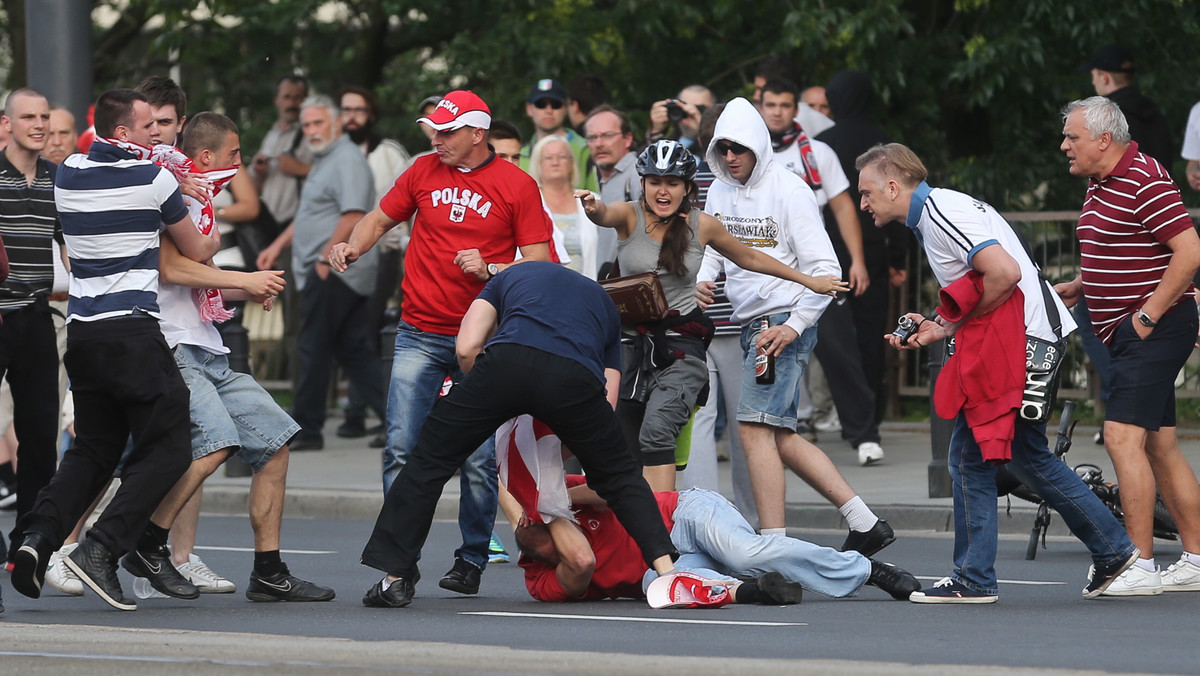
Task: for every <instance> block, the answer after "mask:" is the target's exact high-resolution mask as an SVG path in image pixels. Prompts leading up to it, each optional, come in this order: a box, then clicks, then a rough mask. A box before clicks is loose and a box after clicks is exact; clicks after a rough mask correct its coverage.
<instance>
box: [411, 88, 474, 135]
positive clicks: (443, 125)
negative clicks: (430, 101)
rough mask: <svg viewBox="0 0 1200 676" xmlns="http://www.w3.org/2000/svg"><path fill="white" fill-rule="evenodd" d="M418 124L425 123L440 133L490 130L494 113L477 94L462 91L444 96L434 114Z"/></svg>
mask: <svg viewBox="0 0 1200 676" xmlns="http://www.w3.org/2000/svg"><path fill="white" fill-rule="evenodd" d="M417 122H424V123H425V124H427V125H429V126H430V127H433V128H434V129H436V130H438V131H451V130H454V129H459V128H460V127H479V128H480V129H488V128H489V127H491V126H492V111H491V110H490V109H488V106H487V104H486V103H484V102H483V99H481V98H479V97H478V96H476V95H475V92H472V91H467V90H461V89H460V90H456V91H452V92H450V93H449V94H446V95H445V96H443V97H442V100H441V101H438V104H437V107H436V108H434V109H433V112H432V113H430V114H429V115H426V116H425V117H422V118H419V119H418V120H417Z"/></svg>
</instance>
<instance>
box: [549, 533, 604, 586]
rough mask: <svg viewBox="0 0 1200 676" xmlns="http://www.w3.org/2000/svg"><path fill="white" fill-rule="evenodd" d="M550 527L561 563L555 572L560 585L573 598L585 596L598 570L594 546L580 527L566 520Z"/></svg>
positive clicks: (559, 562)
mask: <svg viewBox="0 0 1200 676" xmlns="http://www.w3.org/2000/svg"><path fill="white" fill-rule="evenodd" d="M549 527H550V537H551V538H552V539H553V540H554V548H555V549H557V550H558V557H559V561H558V566H556V567H555V570H554V572H555V575H556V576H557V577H558V583H559V584H560V585H562V588H563V591H565V592H567V593H568V594H570V595H571V596H583V594H584V592H586V591H587V588H588V585H589V584H591V582H592V573H594V572H595V570H596V555H595V554H594V553H592V546H591V545H590V544H588V541H587V537H586V536H584V534H583V531H581V530H579V526H577V525H576V524H574V523H572V522H570V521H567V520H566V519H554V520H552V521H551V522H550V523H549Z"/></svg>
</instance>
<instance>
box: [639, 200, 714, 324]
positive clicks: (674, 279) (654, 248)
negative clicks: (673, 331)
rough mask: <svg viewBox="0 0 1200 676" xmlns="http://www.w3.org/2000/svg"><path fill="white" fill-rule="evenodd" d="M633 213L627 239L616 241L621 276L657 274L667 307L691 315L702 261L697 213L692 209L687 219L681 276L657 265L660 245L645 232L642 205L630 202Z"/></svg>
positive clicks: (702, 253) (644, 217)
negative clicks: (634, 220)
mask: <svg viewBox="0 0 1200 676" xmlns="http://www.w3.org/2000/svg"><path fill="white" fill-rule="evenodd" d="M633 210H634V212H636V213H637V226H636V227H635V228H634V229H633V233H632V234H631V235H629V237H628V238H627V239H625V240H624V241H620V240H618V241H617V261H618V262H619V263H620V264H621V274H622V275H637V274H641V273H643V272H657V273H658V280H659V282H661V283H662V287H663V293H665V294H666V296H667V306H668V307H669V308H670V309H672V310H678V311H679V314H681V315H685V314H687V313H689V312H691V311H692V310H693V309H694V308H695V307H696V275H697V274H699V273H700V263H701V261H702V260H703V258H704V247H702V246H701V245H700V210H699V209H692V211H691V213H689V214H688V217H687V226H688V231H689V232H688V248H687V252H686V253H684V255H683V264H684V265H685V266H686V267H687V272H686V273H684V274H683V275H682V276H680V275H673V274H671V273H669V272H667V271H666V270H665V269H663V268H660V267H659V266H658V254H659V252H660V251H661V250H662V242H658V241H655V239H654V238H653V237H651V236H650V235H649V234H647V233H646V211H645V209H644V208H643V207H642V204H641V203H640V202H634V203H633Z"/></svg>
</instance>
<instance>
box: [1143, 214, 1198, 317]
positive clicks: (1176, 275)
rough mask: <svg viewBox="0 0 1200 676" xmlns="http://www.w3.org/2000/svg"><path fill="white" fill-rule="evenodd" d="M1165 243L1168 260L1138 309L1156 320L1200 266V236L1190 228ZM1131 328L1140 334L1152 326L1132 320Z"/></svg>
mask: <svg viewBox="0 0 1200 676" xmlns="http://www.w3.org/2000/svg"><path fill="white" fill-rule="evenodd" d="M1166 245H1167V247H1168V248H1170V249H1171V261H1170V262H1169V263H1167V269H1166V270H1165V271H1164V272H1163V276H1162V281H1160V282H1159V283H1158V286H1157V287H1155V288H1154V293H1152V294H1150V297H1149V298H1147V299H1146V302H1145V303H1143V304H1142V311H1143V312H1145V313H1146V314H1147V315H1149V316H1150V319H1152V320H1154V321H1156V322H1157V321H1158V320H1159V319H1162V316H1163V314H1164V313H1165V312H1166V311H1167V309H1168V308H1170V307H1171V306H1172V305H1174V304H1175V301H1177V300H1179V297H1180V296H1182V295H1183V293H1184V292H1185V291H1187V287H1188V284H1190V283H1191V281H1192V279H1193V278H1194V277H1195V275H1196V269H1197V268H1200V237H1197V235H1196V230H1195V229H1194V228H1188V229H1187V230H1184V231H1183V232H1181V233H1179V234H1178V235H1175V236H1174V237H1172V238H1171V239H1169V240H1167V242H1166ZM1133 328H1134V330H1135V331H1137V332H1138V335H1139V336H1141V337H1142V338H1145V337H1146V336H1148V335H1150V332H1151V331H1153V330H1154V327H1151V326H1142V324H1141V322H1134V323H1133Z"/></svg>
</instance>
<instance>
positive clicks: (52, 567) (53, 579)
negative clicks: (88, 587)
mask: <svg viewBox="0 0 1200 676" xmlns="http://www.w3.org/2000/svg"><path fill="white" fill-rule="evenodd" d="M78 546H79V543H78V542H72V543H71V544H69V545H63V546H62V548H61V549H59V550H58V551H56V552H54V553H53V554H51V555H50V559H49V561H47V563H46V582H47V583H48V584H49V585H50V586H51V587H54V588H55V589H57V590H58V591H60V592H62V593H64V594H69V595H71V596H83V580H80V579H79V576H78V575H76V574H75V571H73V570H71V569H70V568H69V567H68V566H67V564H65V563H63V559H65V558H66V557H68V556H70V555H71V552H73V551H75V548H76V547H78Z"/></svg>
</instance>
